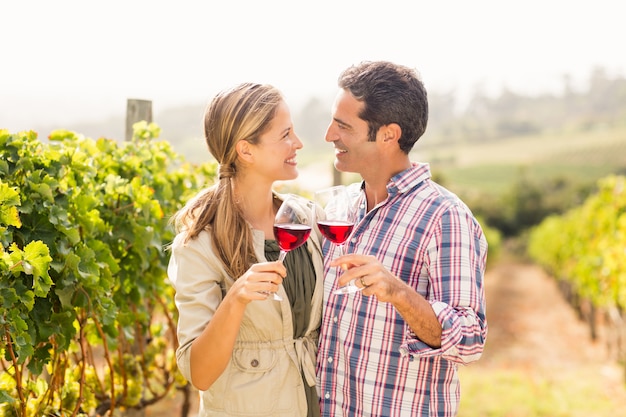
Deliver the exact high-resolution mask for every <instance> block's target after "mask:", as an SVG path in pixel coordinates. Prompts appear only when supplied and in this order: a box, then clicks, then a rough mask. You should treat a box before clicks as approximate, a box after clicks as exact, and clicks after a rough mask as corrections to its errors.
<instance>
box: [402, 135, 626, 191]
mask: <svg viewBox="0 0 626 417" xmlns="http://www.w3.org/2000/svg"><path fill="white" fill-rule="evenodd" d="M419 145H420V143H419V142H418V145H416V148H415V149H414V154H415V155H414V156H415V157H416V158H417V159H419V160H423V161H427V162H430V164H431V167H432V169H433V171H434V172H438V173H440V174H441V175H442V176H443V178H444V179H445V181H446V183H447V184H448V185H449V187H450V188H452V189H453V190H463V189H467V188H473V189H479V190H483V191H487V192H493V193H500V192H502V191H504V190H505V189H506V188H507V187H508V186H510V184H511V183H512V182H513V181H514V180H515V179H516V178H517V177H518V176H519V175H521V173H522V172H523V173H524V175H527V176H528V178H529V179H531V180H532V179H542V178H553V177H557V176H560V177H570V178H572V179H577V180H578V179H580V180H595V179H597V178H600V177H602V176H605V175H607V174H611V173H616V172H618V171H620V170H621V172H622V173H623V172H626V125H625V126H617V127H611V128H609V127H603V128H596V129H595V130H590V131H577V132H555V133H545V134H542V135H536V136H525V137H519V138H511V139H507V140H501V141H498V142H486V143H477V144H454V145H450V146H441V147H437V148H433V147H424V148H423V150H422V149H421V148H420V146H419Z"/></svg>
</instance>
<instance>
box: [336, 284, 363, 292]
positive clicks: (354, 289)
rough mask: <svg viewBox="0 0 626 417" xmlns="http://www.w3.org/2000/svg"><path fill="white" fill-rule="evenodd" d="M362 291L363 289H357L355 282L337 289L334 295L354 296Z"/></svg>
mask: <svg viewBox="0 0 626 417" xmlns="http://www.w3.org/2000/svg"><path fill="white" fill-rule="evenodd" d="M362 289H363V288H361V287H357V286H356V285H355V284H354V283H353V282H351V283H349V284H348V285H345V286H343V287H340V288H337V289H336V290H335V291H333V294H335V295H337V294H354V293H355V292H359V291H361V290H362Z"/></svg>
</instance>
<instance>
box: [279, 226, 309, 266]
mask: <svg viewBox="0 0 626 417" xmlns="http://www.w3.org/2000/svg"><path fill="white" fill-rule="evenodd" d="M310 234H311V226H308V225H306V224H293V223H286V224H275V225H274V236H276V241H277V242H278V246H279V247H280V249H281V250H280V256H279V257H278V260H279V261H283V260H284V259H285V255H287V252H289V251H290V250H293V249H296V248H297V247H299V246H301V245H302V244H303V243H304V242H306V240H307V239H308V238H309V235H310Z"/></svg>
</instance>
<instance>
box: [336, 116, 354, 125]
mask: <svg viewBox="0 0 626 417" xmlns="http://www.w3.org/2000/svg"><path fill="white" fill-rule="evenodd" d="M333 120H334V121H335V122H337V123H339V124H340V125H343V126H346V127H352V126H350V124H349V123H346V122H344V121H343V120H341V119H339V118H337V117H333Z"/></svg>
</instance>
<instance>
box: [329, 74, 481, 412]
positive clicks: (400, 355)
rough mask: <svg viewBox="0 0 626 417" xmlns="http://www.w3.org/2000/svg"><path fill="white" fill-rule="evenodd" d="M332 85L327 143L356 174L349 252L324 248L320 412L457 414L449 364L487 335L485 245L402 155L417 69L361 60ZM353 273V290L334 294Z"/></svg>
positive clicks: (411, 124) (471, 353)
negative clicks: (334, 93) (355, 289)
mask: <svg viewBox="0 0 626 417" xmlns="http://www.w3.org/2000/svg"><path fill="white" fill-rule="evenodd" d="M339 87H340V91H339V93H338V94H337V97H336V100H335V103H334V105H333V115H332V122H331V124H330V126H329V127H328V130H327V132H326V141H327V142H331V143H332V144H333V145H334V147H335V167H336V168H337V169H338V170H339V171H343V172H356V173H359V174H360V175H361V177H362V178H363V181H362V182H361V183H358V184H352V185H350V186H349V189H350V191H351V195H352V196H353V198H354V204H355V207H356V208H357V210H358V216H357V217H358V220H357V224H356V225H355V227H354V230H353V232H352V235H351V237H350V240H349V241H348V242H347V243H346V249H347V253H348V254H347V255H345V256H340V253H339V251H338V250H337V249H336V248H335V247H334V246H333V245H330V244H326V245H325V247H324V252H325V274H326V277H325V282H326V283H325V290H324V297H325V301H326V304H325V311H324V315H323V320H322V328H321V335H320V346H319V353H318V364H317V371H318V382H319V385H318V393H319V395H320V404H321V408H322V415H323V416H350V417H354V416H386V417H392V416H445V417H448V416H455V415H456V414H457V411H458V405H459V400H460V389H459V380H458V375H457V367H458V365H459V364H467V363H470V362H473V361H476V360H478V359H479V357H480V356H481V354H482V351H483V347H484V344H485V339H486V336H487V322H486V317H485V298H484V287H483V275H484V271H485V262H486V258H487V242H486V240H485V237H484V236H483V233H482V229H481V227H480V225H479V224H478V222H477V221H476V219H475V218H474V216H473V215H472V213H471V211H470V210H469V209H468V208H467V206H466V205H465V204H463V202H462V201H461V200H459V199H458V197H456V196H455V195H454V194H452V193H451V192H449V191H448V190H446V189H444V188H443V187H441V186H440V185H438V184H436V183H435V182H433V181H432V179H431V175H430V170H429V166H428V165H427V164H422V163H412V162H411V160H410V159H409V152H410V150H411V149H412V148H413V145H414V144H415V142H416V141H417V140H418V139H419V138H420V137H421V136H422V134H423V133H424V131H425V129H426V124H427V120H428V101H427V93H426V90H425V88H424V86H423V84H422V82H421V81H420V79H419V78H418V76H417V74H416V73H415V72H414V71H413V70H411V69H409V68H406V67H404V66H400V65H396V64H393V63H389V62H364V63H361V64H359V65H357V66H353V67H351V68H348V69H347V70H345V71H344V72H343V73H342V74H341V76H340V78H339ZM346 266H349V268H347V269H346ZM340 267H342V268H343V269H342V268H340ZM337 271H340V272H339V274H338V273H337ZM337 275H339V276H337ZM350 281H352V282H353V283H355V284H356V285H357V286H358V287H360V288H362V290H361V291H360V292H358V293H356V294H339V295H335V294H333V293H332V292H333V290H335V289H336V288H337V287H341V286H344V285H346V284H348V283H349V282H350Z"/></svg>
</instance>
